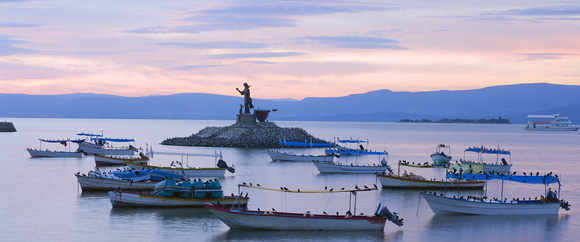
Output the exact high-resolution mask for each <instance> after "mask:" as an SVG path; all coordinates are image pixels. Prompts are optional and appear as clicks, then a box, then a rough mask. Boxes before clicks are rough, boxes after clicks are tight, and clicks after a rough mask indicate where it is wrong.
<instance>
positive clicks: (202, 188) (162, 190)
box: [109, 179, 249, 207]
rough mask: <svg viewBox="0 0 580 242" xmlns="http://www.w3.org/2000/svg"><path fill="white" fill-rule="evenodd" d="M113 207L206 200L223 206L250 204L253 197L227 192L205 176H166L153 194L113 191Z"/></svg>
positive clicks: (183, 204) (192, 203)
mask: <svg viewBox="0 0 580 242" xmlns="http://www.w3.org/2000/svg"><path fill="white" fill-rule="evenodd" d="M109 198H110V200H111V204H112V205H113V207H204V206H205V204H206V203H216V204H220V205H223V206H233V205H236V206H241V207H245V206H246V205H247V204H248V200H249V198H248V197H247V196H246V197H242V196H241V194H240V195H238V196H233V194H232V196H223V190H222V187H221V185H220V183H219V181H217V179H216V180H210V181H207V182H205V183H204V182H202V181H201V179H199V180H194V181H193V182H190V181H182V182H175V181H174V180H164V181H161V182H159V183H157V184H156V185H155V190H154V191H153V194H149V193H142V192H129V191H121V190H115V191H109Z"/></svg>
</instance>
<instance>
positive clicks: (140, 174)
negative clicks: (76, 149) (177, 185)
mask: <svg viewBox="0 0 580 242" xmlns="http://www.w3.org/2000/svg"><path fill="white" fill-rule="evenodd" d="M75 176H76V178H77V181H78V182H79V184H80V185H81V189H82V190H83V191H109V190H116V189H119V190H121V189H122V190H153V189H154V188H155V185H156V184H157V183H158V182H160V181H162V180H165V179H174V180H177V181H181V180H184V179H185V177H183V176H181V175H179V174H175V173H170V172H165V171H159V170H152V169H144V170H134V169H124V170H116V171H111V172H102V171H100V170H98V169H97V170H95V171H89V172H88V173H87V174H80V172H79V173H77V174H75Z"/></svg>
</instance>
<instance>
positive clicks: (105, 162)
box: [93, 154, 149, 166]
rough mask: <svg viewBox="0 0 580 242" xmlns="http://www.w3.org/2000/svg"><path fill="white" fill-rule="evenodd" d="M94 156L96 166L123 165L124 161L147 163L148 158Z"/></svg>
mask: <svg viewBox="0 0 580 242" xmlns="http://www.w3.org/2000/svg"><path fill="white" fill-rule="evenodd" d="M93 156H94V157H95V164H96V165H97V166H124V165H125V161H129V162H132V163H137V164H147V162H149V158H148V157H145V158H129V157H127V158H123V157H111V156H105V155H97V154H94V155H93Z"/></svg>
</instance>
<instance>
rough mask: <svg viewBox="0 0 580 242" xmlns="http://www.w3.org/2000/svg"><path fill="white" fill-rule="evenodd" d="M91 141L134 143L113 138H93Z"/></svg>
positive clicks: (129, 140) (132, 140) (130, 140)
mask: <svg viewBox="0 0 580 242" xmlns="http://www.w3.org/2000/svg"><path fill="white" fill-rule="evenodd" d="M91 140H101V141H111V142H135V140H134V139H113V138H102V137H94V138H91Z"/></svg>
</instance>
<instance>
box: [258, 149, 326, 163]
mask: <svg viewBox="0 0 580 242" xmlns="http://www.w3.org/2000/svg"><path fill="white" fill-rule="evenodd" d="M268 155H269V156H270V158H271V159H272V160H273V161H322V162H332V161H333V160H334V156H331V155H298V154H292V153H288V152H280V151H275V150H268Z"/></svg>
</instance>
